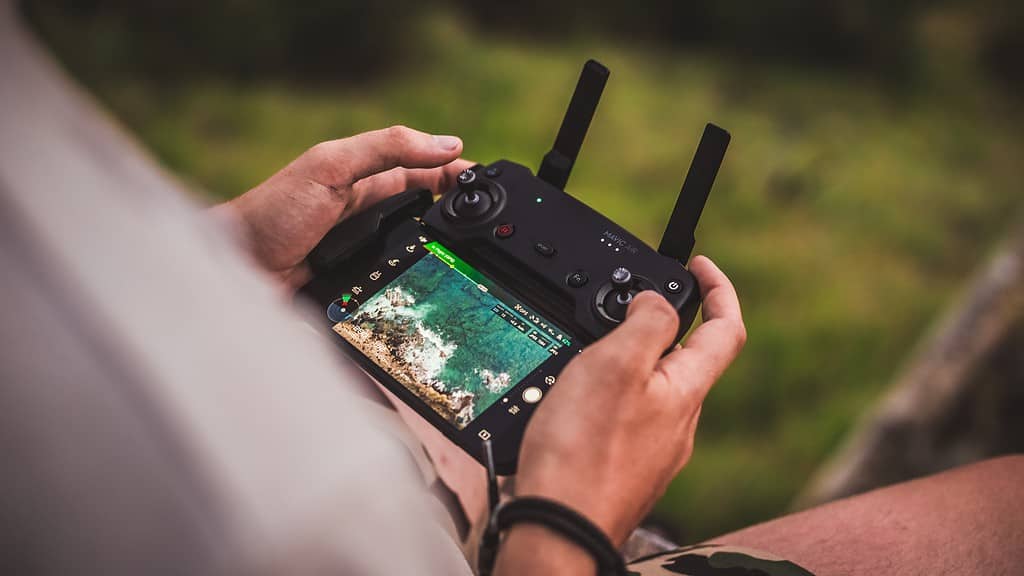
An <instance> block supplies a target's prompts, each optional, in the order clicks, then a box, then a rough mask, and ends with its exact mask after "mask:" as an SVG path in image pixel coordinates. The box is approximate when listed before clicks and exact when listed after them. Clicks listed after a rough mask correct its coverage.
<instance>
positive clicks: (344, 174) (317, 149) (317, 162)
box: [302, 140, 351, 184]
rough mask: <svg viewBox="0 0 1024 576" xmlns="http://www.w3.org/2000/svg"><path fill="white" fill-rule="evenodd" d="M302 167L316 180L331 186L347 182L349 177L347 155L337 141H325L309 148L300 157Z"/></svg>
mask: <svg viewBox="0 0 1024 576" xmlns="http://www.w3.org/2000/svg"><path fill="white" fill-rule="evenodd" d="M302 156H303V158H304V160H303V163H304V166H305V168H306V169H307V170H308V171H309V174H310V176H311V177H313V178H314V179H316V180H318V181H319V180H325V181H329V182H330V183H331V184H338V183H343V182H348V181H349V179H350V177H351V170H350V167H349V160H350V158H349V155H348V153H347V152H346V149H345V147H344V146H341V145H340V142H339V141H338V140H327V141H324V142H319V143H317V144H314V145H313V146H311V147H310V148H309V149H308V150H306V152H305V153H304V154H303V155H302Z"/></svg>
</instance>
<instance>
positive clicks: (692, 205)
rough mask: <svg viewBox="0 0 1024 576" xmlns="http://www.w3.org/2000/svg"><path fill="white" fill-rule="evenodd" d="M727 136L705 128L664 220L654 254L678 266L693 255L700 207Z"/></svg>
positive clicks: (717, 130) (721, 132) (719, 159)
mask: <svg viewBox="0 0 1024 576" xmlns="http://www.w3.org/2000/svg"><path fill="white" fill-rule="evenodd" d="M730 138H731V136H729V133H728V132H726V131H725V130H723V129H721V128H719V127H718V126H715V125H714V124H710V123H709V124H708V125H707V126H705V127H704V134H703V135H702V136H701V137H700V143H699V144H697V152H695V153H694V155H693V161H692V162H690V170H689V171H688V172H687V173H686V179H685V180H683V188H682V189H681V190H680V191H679V198H678V199H676V207H675V208H674V209H673V210H672V216H671V217H670V218H669V220H668V226H667V227H666V228H665V234H664V235H663V236H662V237H661V245H660V246H658V252H659V253H661V254H662V255H664V256H668V257H669V258H674V259H676V260H678V261H680V262H682V263H684V264H685V263H686V262H687V261H688V260H689V259H690V252H692V251H693V244H694V237H693V235H694V231H695V230H696V228H697V222H698V221H699V220H700V213H701V211H703V210H704V203H705V202H707V201H708V195H709V194H711V186H712V185H713V184H714V183H715V177H716V176H718V168H719V167H720V166H721V165H722V160H723V159H724V158H725V150H726V149H727V148H728V147H729V140H730Z"/></svg>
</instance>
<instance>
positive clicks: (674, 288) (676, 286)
mask: <svg viewBox="0 0 1024 576" xmlns="http://www.w3.org/2000/svg"><path fill="white" fill-rule="evenodd" d="M682 291H683V283H682V282H680V281H679V280H669V281H667V282H665V292H668V293H669V294H679V293H680V292H682Z"/></svg>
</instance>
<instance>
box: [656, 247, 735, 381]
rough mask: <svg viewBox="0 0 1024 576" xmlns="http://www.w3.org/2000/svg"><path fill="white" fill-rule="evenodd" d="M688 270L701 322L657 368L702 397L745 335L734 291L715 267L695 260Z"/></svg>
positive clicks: (705, 259)
mask: <svg viewBox="0 0 1024 576" xmlns="http://www.w3.org/2000/svg"><path fill="white" fill-rule="evenodd" d="M689 268H690V272H692V273H693V275H694V276H696V277H697V283H698V284H699V285H700V288H701V295H702V297H703V299H704V302H703V304H702V307H701V313H702V315H703V319H704V321H703V323H701V325H700V326H698V327H697V328H696V329H695V330H694V331H693V332H692V333H691V334H690V336H689V337H688V338H687V339H686V341H685V342H683V346H682V348H679V349H678V350H675V351H674V352H672V353H671V354H669V355H667V356H665V357H664V358H662V359H661V360H660V361H659V364H658V366H659V368H660V369H661V370H662V372H664V373H665V374H666V375H667V376H668V377H669V379H670V380H671V381H673V382H678V383H682V384H683V385H685V386H687V387H690V386H696V387H698V389H699V390H701V394H702V395H703V394H706V393H707V390H708V389H710V388H711V385H712V384H714V382H715V381H716V380H718V378H719V377H720V376H721V375H722V373H723V372H725V369H726V368H728V367H729V364H731V363H732V361H733V360H734V359H735V358H736V356H737V355H738V354H739V352H740V350H741V349H742V348H743V344H744V343H745V342H746V339H747V331H746V328H745V327H744V325H743V314H742V312H741V311H740V302H739V298H738V297H737V295H736V289H735V288H734V287H733V285H732V282H730V281H729V278H728V277H727V276H726V275H725V274H724V273H723V272H722V271H721V270H719V268H718V266H716V265H715V264H714V262H712V261H711V260H710V259H708V258H706V257H704V256H697V257H695V258H694V259H693V261H692V262H691V263H690V266H689Z"/></svg>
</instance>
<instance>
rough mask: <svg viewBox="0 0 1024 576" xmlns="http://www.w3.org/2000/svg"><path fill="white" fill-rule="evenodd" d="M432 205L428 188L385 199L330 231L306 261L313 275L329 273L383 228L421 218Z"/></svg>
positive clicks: (407, 191)
mask: <svg viewBox="0 0 1024 576" xmlns="http://www.w3.org/2000/svg"><path fill="white" fill-rule="evenodd" d="M433 204H434V195H433V193H431V191H430V190H427V189H426V188H414V189H412V190H406V191H405V192H402V193H401V194H396V195H394V196H391V197H389V198H385V199H384V200H381V201H380V202H378V203H377V204H374V205H373V206H370V207H368V208H366V209H365V210H363V211H362V212H360V213H359V214H356V215H354V216H352V217H351V218H346V219H344V220H342V221H341V222H339V223H338V224H337V225H335V226H334V228H331V229H330V230H329V231H328V232H327V234H324V237H323V238H322V239H321V240H320V243H319V244H317V245H316V247H314V248H313V249H312V250H310V252H309V255H308V256H306V262H307V263H308V264H309V267H310V269H312V270H313V273H314V274H321V273H324V272H327V271H329V270H331V269H332V268H334V267H335V266H337V265H338V263H340V262H342V261H344V260H345V259H346V258H348V257H349V256H351V255H352V254H355V253H356V252H358V251H359V250H360V249H362V248H363V247H365V246H366V245H367V244H369V243H370V242H372V241H373V240H374V239H375V238H377V237H378V235H379V233H380V231H381V230H382V229H384V228H387V227H388V226H389V225H391V224H392V223H394V222H395V221H397V220H405V219H407V218H412V217H416V216H422V215H423V213H424V212H426V211H427V209H428V208H430V207H431V206H432V205H433Z"/></svg>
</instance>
